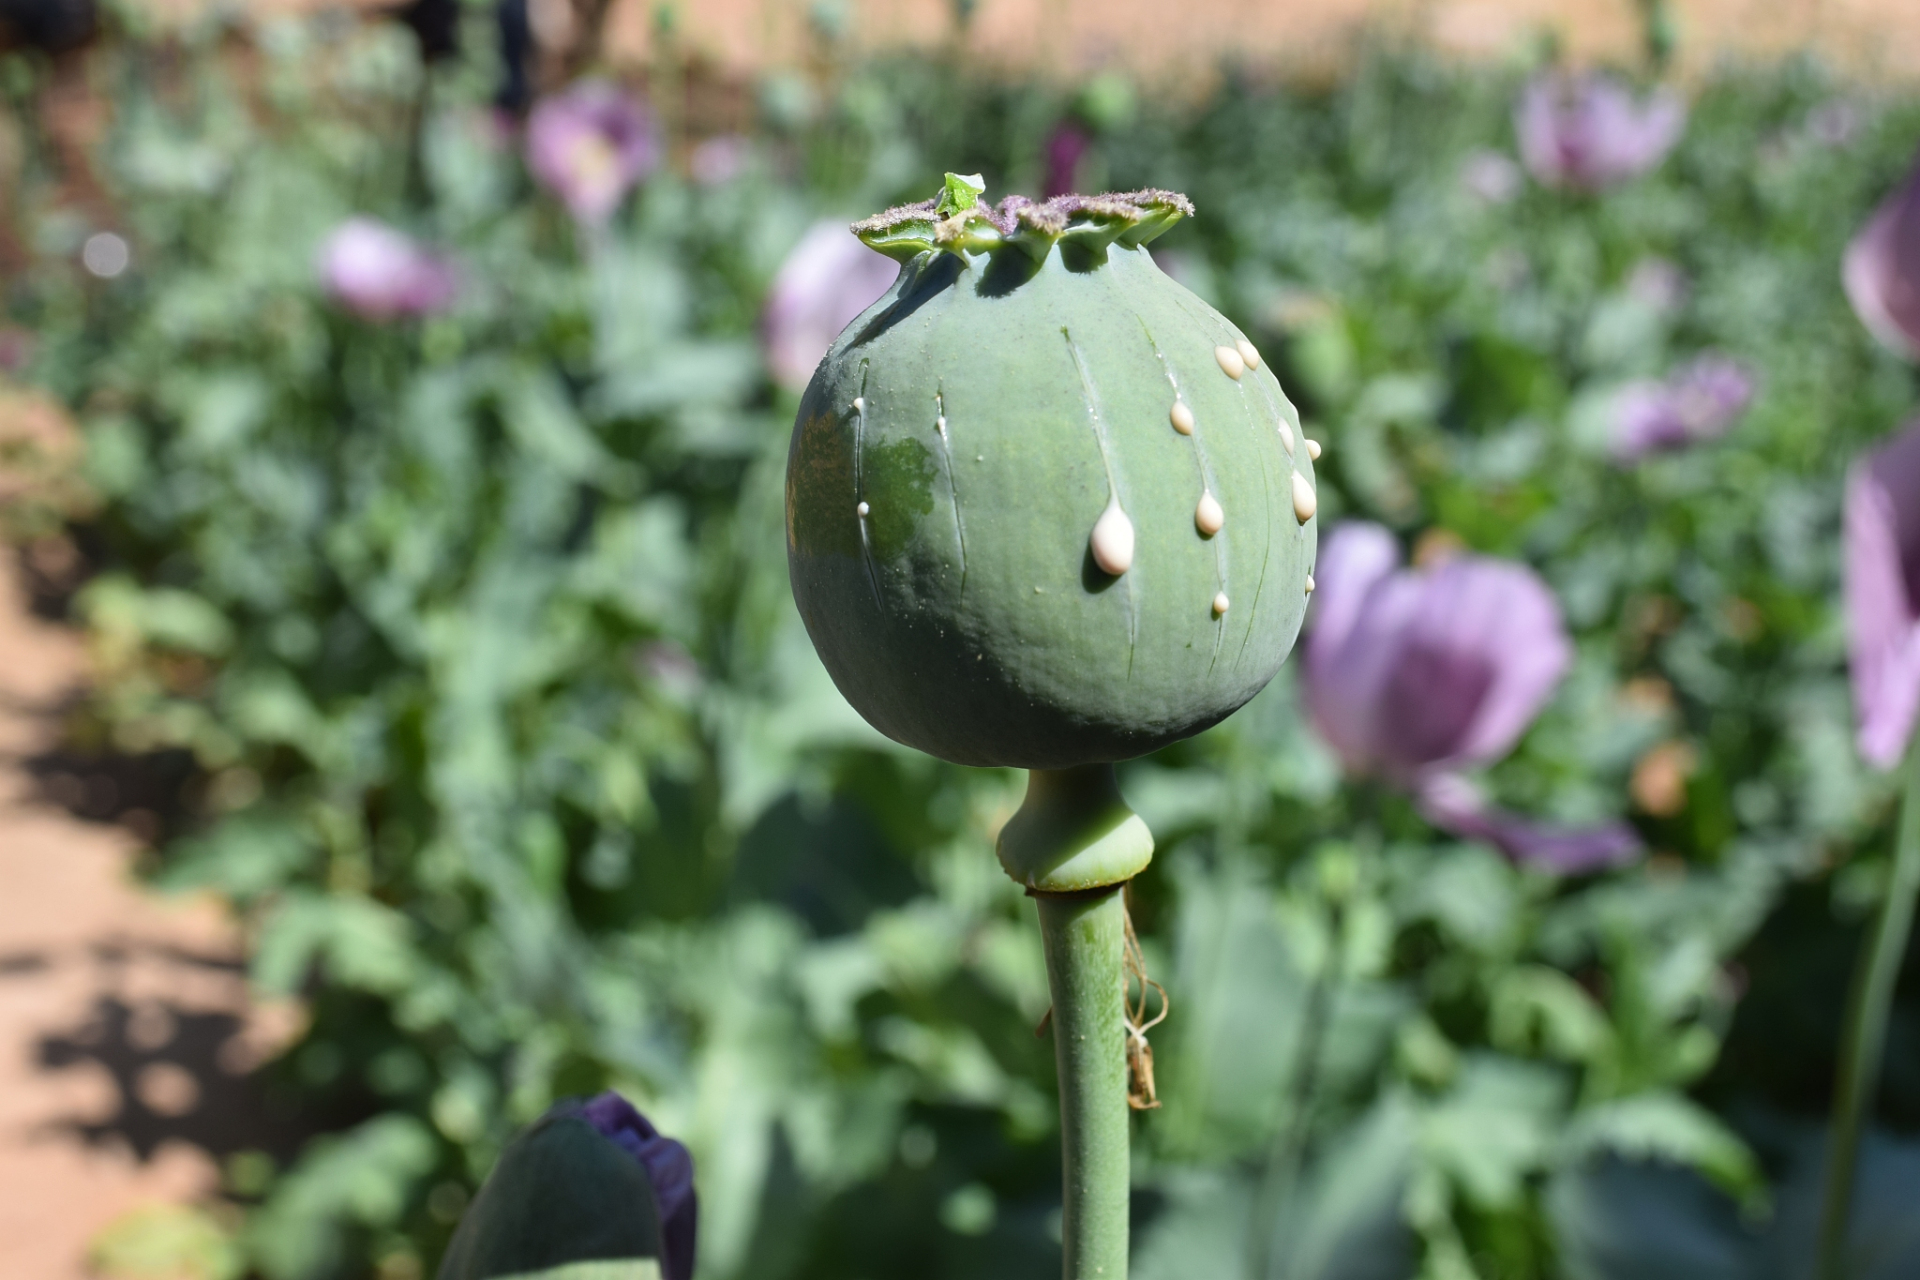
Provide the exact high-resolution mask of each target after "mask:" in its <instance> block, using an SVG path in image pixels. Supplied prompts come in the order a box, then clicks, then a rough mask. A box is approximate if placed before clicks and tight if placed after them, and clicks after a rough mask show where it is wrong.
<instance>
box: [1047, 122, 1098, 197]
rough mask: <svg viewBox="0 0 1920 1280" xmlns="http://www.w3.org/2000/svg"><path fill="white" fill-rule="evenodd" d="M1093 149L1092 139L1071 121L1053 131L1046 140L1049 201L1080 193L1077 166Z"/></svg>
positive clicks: (1078, 167) (1090, 135)
mask: <svg viewBox="0 0 1920 1280" xmlns="http://www.w3.org/2000/svg"><path fill="white" fill-rule="evenodd" d="M1092 149H1093V135H1092V134H1090V133H1088V132H1087V131H1086V130H1085V129H1083V128H1081V127H1080V126H1079V125H1078V124H1075V123H1074V122H1073V121H1071V120H1067V121H1063V122H1062V123H1060V124H1059V125H1056V126H1055V127H1054V130H1053V133H1052V134H1051V135H1050V136H1049V137H1048V138H1047V145H1046V148H1045V150H1046V162H1047V180H1046V191H1047V196H1048V198H1052V197H1053V196H1064V195H1072V194H1073V193H1074V192H1076V191H1078V190H1080V162H1081V161H1082V160H1084V159H1086V157H1087V152H1088V151H1090V150H1092Z"/></svg>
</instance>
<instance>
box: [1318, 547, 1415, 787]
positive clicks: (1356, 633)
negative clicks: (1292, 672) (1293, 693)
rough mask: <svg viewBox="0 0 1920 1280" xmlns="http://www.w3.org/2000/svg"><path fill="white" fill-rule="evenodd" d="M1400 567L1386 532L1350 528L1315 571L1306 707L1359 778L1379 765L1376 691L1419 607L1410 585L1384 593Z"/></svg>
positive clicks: (1386, 676) (1405, 583)
mask: <svg viewBox="0 0 1920 1280" xmlns="http://www.w3.org/2000/svg"><path fill="white" fill-rule="evenodd" d="M1399 563H1400V549H1399V547H1398V545H1397V544H1396V543H1395V542H1394V538H1393V535H1392V534H1391V533H1389V532H1387V530H1385V529H1384V528H1382V527H1380V526H1379V525H1377V524H1369V523H1365V522H1362V521H1348V522H1346V523H1344V524H1341V525H1339V526H1338V527H1336V528H1335V529H1334V531H1333V533H1332V535H1331V536H1330V537H1328V539H1327V540H1326V542H1325V543H1323V544H1322V545H1321V547H1320V554H1319V558H1318V561H1317V563H1316V564H1315V565H1314V576H1315V591H1314V597H1313V619H1314V621H1313V627H1312V629H1311V630H1310V631H1309V632H1308V633H1307V639H1306V643H1305V646H1304V649H1303V652H1302V657H1301V669H1302V672H1303V675H1304V681H1305V685H1306V701H1307V708H1308V711H1309V713H1310V714H1311V715H1312V717H1313V719H1314V723H1315V725H1316V726H1317V727H1318V729H1319V730H1320V734H1321V736H1322V737H1324V738H1325V739H1326V740H1327V742H1328V744H1329V745H1330V746H1332V747H1333V748H1334V750H1335V751H1336V752H1337V753H1338V754H1339V755H1340V757H1341V759H1342V760H1343V761H1345V763H1346V765H1347V767H1348V768H1349V769H1352V770H1354V771H1356V772H1366V771H1368V770H1369V769H1371V768H1372V767H1373V766H1374V765H1375V764H1376V763H1378V757H1379V755H1380V743H1379V742H1378V741H1377V740H1376V734H1375V726H1376V724H1377V723H1378V720H1379V703H1380V691H1381V689H1382V688H1383V686H1384V685H1385V684H1386V682H1387V680H1388V679H1389V678H1390V677H1391V675H1392V672H1393V669H1394V666H1395V664H1396V662H1397V660H1398V653H1399V643H1400V638H1401V635H1402V633H1403V631H1404V625H1405V620H1406V619H1407V618H1409V617H1411V616H1412V611H1413V606H1414V605H1415V603H1416V602H1417V597H1418V590H1417V587H1414V586H1413V584H1412V580H1411V579H1410V578H1408V579H1404V580H1403V581H1402V582H1401V584H1400V587H1399V589H1397V590H1384V591H1383V590H1382V588H1390V587H1392V585H1393V583H1394V570H1395V569H1396V568H1397V567H1398V566H1399ZM1363 617H1364V618H1365V619H1366V621H1365V623H1364V625H1363V623H1362V618H1363Z"/></svg>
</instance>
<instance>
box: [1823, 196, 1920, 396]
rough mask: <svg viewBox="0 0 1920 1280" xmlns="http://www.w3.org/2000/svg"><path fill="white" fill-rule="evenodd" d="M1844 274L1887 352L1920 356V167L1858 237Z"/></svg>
mask: <svg viewBox="0 0 1920 1280" xmlns="http://www.w3.org/2000/svg"><path fill="white" fill-rule="evenodd" d="M1840 274H1841V280H1842V281H1843V282H1844V283H1845V284H1846V286H1847V300H1848V301H1849V302H1851V303H1853V313H1854V314H1855V315H1857V316H1859V317H1860V323H1862V324H1864V325H1866V326H1867V330H1868V332H1870V333H1872V334H1873V336H1874V337H1875V338H1877V339H1879V340H1880V343H1881V345H1883V346H1885V347H1886V348H1887V349H1888V350H1890V351H1892V352H1894V353H1896V354H1898V355H1901V356H1904V357H1906V358H1907V359H1909V360H1920V167H1916V168H1915V170H1914V171H1913V173H1911V174H1909V175H1908V177H1907V180H1906V181H1905V182H1903V183H1901V184H1900V187H1899V189H1898V190H1896V191H1895V192H1894V193H1893V194H1892V195H1890V196H1888V197H1887V198H1886V199H1885V200H1883V201H1881V202H1880V207H1879V208H1877V209H1875V210H1874V211H1873V216H1872V217H1871V218H1868V219H1867V225H1866V226H1864V227H1862V228H1861V229H1860V233H1859V234H1858V235H1856V236H1854V238H1853V243H1851V244H1849V245H1848V246H1847V256H1846V259H1845V262H1844V263H1843V265H1842V267H1841V273H1840Z"/></svg>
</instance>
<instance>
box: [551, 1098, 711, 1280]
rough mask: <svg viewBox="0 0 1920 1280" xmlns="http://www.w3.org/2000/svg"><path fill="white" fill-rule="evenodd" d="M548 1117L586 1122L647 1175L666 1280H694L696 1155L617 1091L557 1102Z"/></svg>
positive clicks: (696, 1206) (697, 1209) (697, 1199)
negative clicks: (584, 1099) (657, 1226)
mask: <svg viewBox="0 0 1920 1280" xmlns="http://www.w3.org/2000/svg"><path fill="white" fill-rule="evenodd" d="M548 1114H549V1115H553V1116H569V1117H572V1118H574V1119H578V1120H585V1121H586V1122H587V1123H588V1124H590V1125H592V1126H593V1127H594V1128H595V1129H597V1130H598V1131H599V1132H600V1134H601V1136H602V1137H604V1138H606V1139H607V1140H608V1141H610V1142H612V1143H613V1144H614V1145H615V1146H617V1147H619V1148H620V1149H621V1150H622V1151H624V1152H626V1153H627V1155H628V1156H630V1157H632V1158H633V1160H634V1161H635V1162H636V1163H638V1164H639V1165H640V1166H641V1168H643V1169H645V1170H646V1171H647V1181H648V1182H649V1183H650V1184H652V1186H653V1196H654V1202H655V1205H656V1207H657V1208H658V1210H659V1213H660V1235H661V1250H662V1253H663V1256H662V1257H661V1259H660V1263H661V1268H660V1269H661V1276H662V1280H692V1277H693V1262H694V1255H695V1249H696V1246H697V1237H698V1228H699V1212H700V1205H699V1197H698V1196H697V1195H696V1194H695V1192H694V1185H693V1154H692V1153H691V1152H689V1151H688V1150H687V1149H686V1147H685V1146H684V1145H682V1144H681V1143H679V1142H676V1141H674V1140H673V1139H672V1138H669V1137H666V1136H665V1135H663V1134H662V1133H661V1132H660V1131H659V1130H658V1129H656V1128H654V1127H653V1124H652V1122H651V1121H649V1120H648V1119H647V1118H646V1116H644V1115H642V1114H641V1113H640V1112H639V1110H637V1109H636V1108H635V1107H634V1105H633V1104H632V1103H630V1102H628V1101H627V1100H626V1099H625V1098H623V1097H621V1096H620V1095H619V1094H618V1093H616V1092H615V1091H613V1090H612V1089H609V1090H607V1091H606V1092H604V1093H601V1094H597V1095H595V1096H594V1097H592V1098H589V1099H587V1100H586V1101H584V1102H582V1101H578V1100H575V1101H568V1102H561V1103H557V1104H555V1106H554V1107H553V1108H552V1109H551V1110H550V1111H549V1112H548Z"/></svg>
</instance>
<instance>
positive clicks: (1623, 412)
mask: <svg viewBox="0 0 1920 1280" xmlns="http://www.w3.org/2000/svg"><path fill="white" fill-rule="evenodd" d="M1753 392H1754V382H1753V375H1752V374H1750V373H1748V372H1747V370H1746V369H1745V367H1743V366H1742V365H1740V364H1739V363H1738V362H1737V361H1734V360H1731V359H1729V358H1728V357H1726V356H1723V355H1714V354H1709V355H1704V356H1701V357H1699V358H1698V359H1696V360H1694V361H1693V363H1691V364H1689V365H1687V366H1686V367H1685V368H1683V369H1681V370H1680V371H1679V372H1678V373H1676V374H1674V375H1673V376H1672V377H1670V378H1668V379H1666V380H1665V381H1662V382H1634V383H1629V384H1628V385H1627V386H1625V387H1623V388H1622V389H1621V390H1620V392H1619V394H1618V395H1617V396H1616V397H1615V398H1614V402H1613V414H1612V418H1613V421H1612V425H1611V439H1610V441H1609V445H1610V447H1611V449H1612V452H1613V456H1614V458H1615V460H1616V461H1619V462H1623V463H1624V462H1632V461H1635V460H1637V459H1639V458H1643V457H1645V456H1646V455H1648V454H1650V453H1662V452H1670V451H1672V450H1675V449H1684V448H1686V447H1687V446H1688V445H1693V444H1699V443H1701V442H1702V441H1706V440H1713V439H1717V438H1719V437H1720V436H1723V435H1725V434H1726V433H1727V430H1728V429H1729V428H1730V427H1732V426H1733V424H1734V423H1735V422H1736V421H1738V420H1739V417H1740V415H1741V414H1742V413H1744V412H1745V411H1746V408H1747V406H1748V405H1749V404H1751V403H1752V402H1753Z"/></svg>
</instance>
